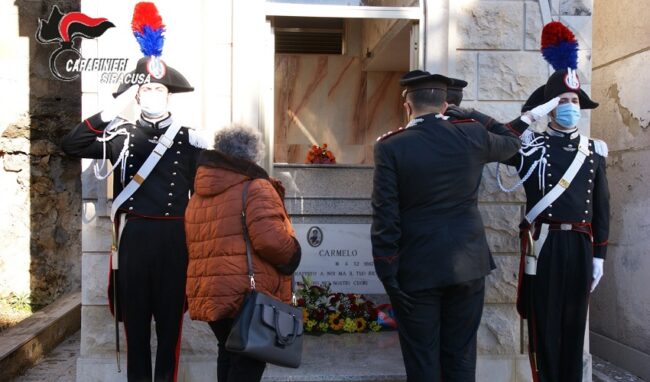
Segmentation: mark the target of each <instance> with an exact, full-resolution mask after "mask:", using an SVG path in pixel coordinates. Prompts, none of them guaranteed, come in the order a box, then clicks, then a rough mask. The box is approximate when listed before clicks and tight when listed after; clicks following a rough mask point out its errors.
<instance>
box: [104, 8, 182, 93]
mask: <svg viewBox="0 0 650 382" xmlns="http://www.w3.org/2000/svg"><path fill="white" fill-rule="evenodd" d="M131 29H132V30H133V35H134V36H135V39H136V41H137V42H138V44H139V45H140V51H142V54H144V57H143V58H141V59H139V60H138V63H137V65H136V67H135V70H134V71H132V72H131V74H132V75H138V74H144V75H145V76H146V75H150V80H151V82H155V83H159V84H163V85H165V86H166V87H167V89H168V90H169V92H170V93H183V92H191V91H193V90H194V88H193V87H192V86H191V85H190V83H189V82H188V81H187V79H186V78H185V77H184V76H183V75H182V74H181V73H180V72H179V71H178V70H176V69H174V68H172V67H171V66H169V65H167V64H166V63H165V61H163V60H162V59H161V58H160V56H161V55H162V50H163V45H164V43H165V35H164V33H165V25H164V24H163V22H162V17H160V14H159V13H158V9H157V8H156V5H155V4H154V3H150V2H140V3H137V4H136V5H135V9H134V10H133V20H132V21H131ZM131 85H132V84H131V83H123V84H121V85H120V86H119V87H118V89H117V92H115V93H113V97H117V96H118V95H120V94H122V93H123V92H125V91H126V90H127V89H128V88H129V87H131Z"/></svg>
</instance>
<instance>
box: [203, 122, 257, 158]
mask: <svg viewBox="0 0 650 382" xmlns="http://www.w3.org/2000/svg"><path fill="white" fill-rule="evenodd" d="M214 149H215V150H218V151H221V152H222V153H224V154H227V155H230V156H233V157H236V158H241V159H245V160H248V161H251V162H259V161H260V160H261V159H262V157H263V156H264V142H262V134H261V133H260V132H259V131H257V130H255V129H253V128H251V127H249V126H245V125H241V124H237V123H235V124H232V125H230V126H228V127H225V128H223V129H221V130H219V131H217V133H216V134H215V135H214Z"/></svg>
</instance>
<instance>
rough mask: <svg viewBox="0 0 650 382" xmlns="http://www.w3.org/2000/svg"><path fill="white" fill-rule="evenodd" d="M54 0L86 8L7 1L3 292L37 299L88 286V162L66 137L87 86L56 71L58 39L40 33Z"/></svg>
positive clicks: (1, 149) (2, 15)
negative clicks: (84, 279) (84, 183)
mask: <svg viewBox="0 0 650 382" xmlns="http://www.w3.org/2000/svg"><path fill="white" fill-rule="evenodd" d="M54 4H57V5H58V6H59V7H60V8H61V10H62V12H69V11H74V10H79V1H78V0H76V1H22V0H18V1H15V2H13V1H12V2H7V1H5V2H3V3H2V4H1V5H0V21H1V22H0V25H1V27H0V28H1V30H2V35H3V40H2V43H0V63H1V64H2V65H1V67H2V73H0V86H1V87H2V89H3V92H2V94H0V104H2V116H1V117H0V182H1V184H2V187H1V188H0V199H1V200H2V210H1V212H0V224H1V225H2V227H3V229H2V233H1V234H0V241H1V242H2V243H3V244H2V249H1V250H0V298H2V297H6V296H7V295H9V294H14V295H18V296H29V297H30V300H31V302H32V304H36V305H45V304H48V303H50V302H52V301H53V300H54V299H56V298H57V297H58V296H60V295H61V294H63V293H65V292H68V291H71V290H75V289H78V288H79V287H80V268H81V261H80V229H81V225H80V222H79V215H80V189H81V184H80V181H79V171H80V166H79V161H78V160H74V159H71V158H67V157H66V156H65V155H64V154H63V153H62V152H61V151H60V149H59V141H60V139H61V137H62V136H63V135H64V134H65V133H66V132H67V130H68V129H69V128H70V127H71V126H73V125H74V124H76V123H77V122H78V121H79V114H80V108H81V103H80V95H81V86H80V82H79V81H73V82H62V81H58V80H56V79H54V77H53V76H52V75H51V73H50V70H49V67H48V60H49V55H50V53H51V52H52V51H53V50H54V49H55V45H41V44H39V43H38V42H36V40H35V38H34V36H35V32H36V28H37V25H38V19H39V18H40V17H46V16H47V15H48V14H49V11H50V7H51V6H52V5H54Z"/></svg>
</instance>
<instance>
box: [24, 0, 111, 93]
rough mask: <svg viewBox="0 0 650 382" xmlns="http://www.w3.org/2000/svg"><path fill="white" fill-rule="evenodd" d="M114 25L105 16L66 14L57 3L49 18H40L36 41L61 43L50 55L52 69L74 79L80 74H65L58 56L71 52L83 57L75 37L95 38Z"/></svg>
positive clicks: (54, 72) (60, 76)
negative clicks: (75, 45)
mask: <svg viewBox="0 0 650 382" xmlns="http://www.w3.org/2000/svg"><path fill="white" fill-rule="evenodd" d="M114 26H115V24H113V23H112V22H110V21H108V19H106V18H104V17H98V18H94V17H90V16H88V15H86V14H84V13H81V12H70V13H66V14H65V15H64V14H63V13H61V11H60V10H59V7H57V6H56V5H55V6H53V7H52V12H50V16H49V17H48V19H47V20H44V19H39V20H38V30H37V31H36V41H38V42H39V43H41V44H53V43H58V44H59V48H58V49H57V50H55V51H54V52H52V54H51V55H50V69H51V70H52V74H53V75H54V76H55V77H56V78H58V79H60V80H63V81H72V80H74V79H76V78H78V77H79V74H75V75H73V76H72V77H65V76H63V75H62V74H61V73H60V72H59V70H58V68H57V67H56V59H57V57H58V56H59V55H60V54H62V53H64V52H71V53H74V54H76V55H77V56H78V58H81V53H79V50H78V49H77V48H75V47H74V41H73V40H74V39H75V38H77V37H82V38H87V39H95V38H97V37H99V36H101V35H103V34H104V32H106V30H107V29H108V28H112V27H114Z"/></svg>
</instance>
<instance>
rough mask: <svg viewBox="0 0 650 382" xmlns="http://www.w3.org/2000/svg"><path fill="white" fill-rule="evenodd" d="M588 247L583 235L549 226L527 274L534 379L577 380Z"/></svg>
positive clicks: (586, 236)
mask: <svg viewBox="0 0 650 382" xmlns="http://www.w3.org/2000/svg"><path fill="white" fill-rule="evenodd" d="M592 260H593V249H592V242H591V237H590V235H589V234H586V233H583V232H576V231H569V230H567V231H563V230H550V231H549V234H548V237H547V239H546V241H545V242H544V244H543V247H542V249H541V252H540V255H539V259H538V262H537V274H536V275H535V276H534V277H531V278H530V280H532V282H531V284H530V285H531V286H532V288H531V289H530V290H529V291H528V292H527V293H530V296H532V300H531V301H532V304H531V305H529V306H530V307H531V309H532V311H531V312H530V314H529V318H528V334H529V337H528V338H529V343H530V345H529V346H530V348H529V354H530V360H531V368H532V372H533V380H534V381H536V382H580V381H582V369H583V359H582V357H583V345H584V338H585V327H586V322H587V308H588V306H589V293H590V287H591V281H592Z"/></svg>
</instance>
